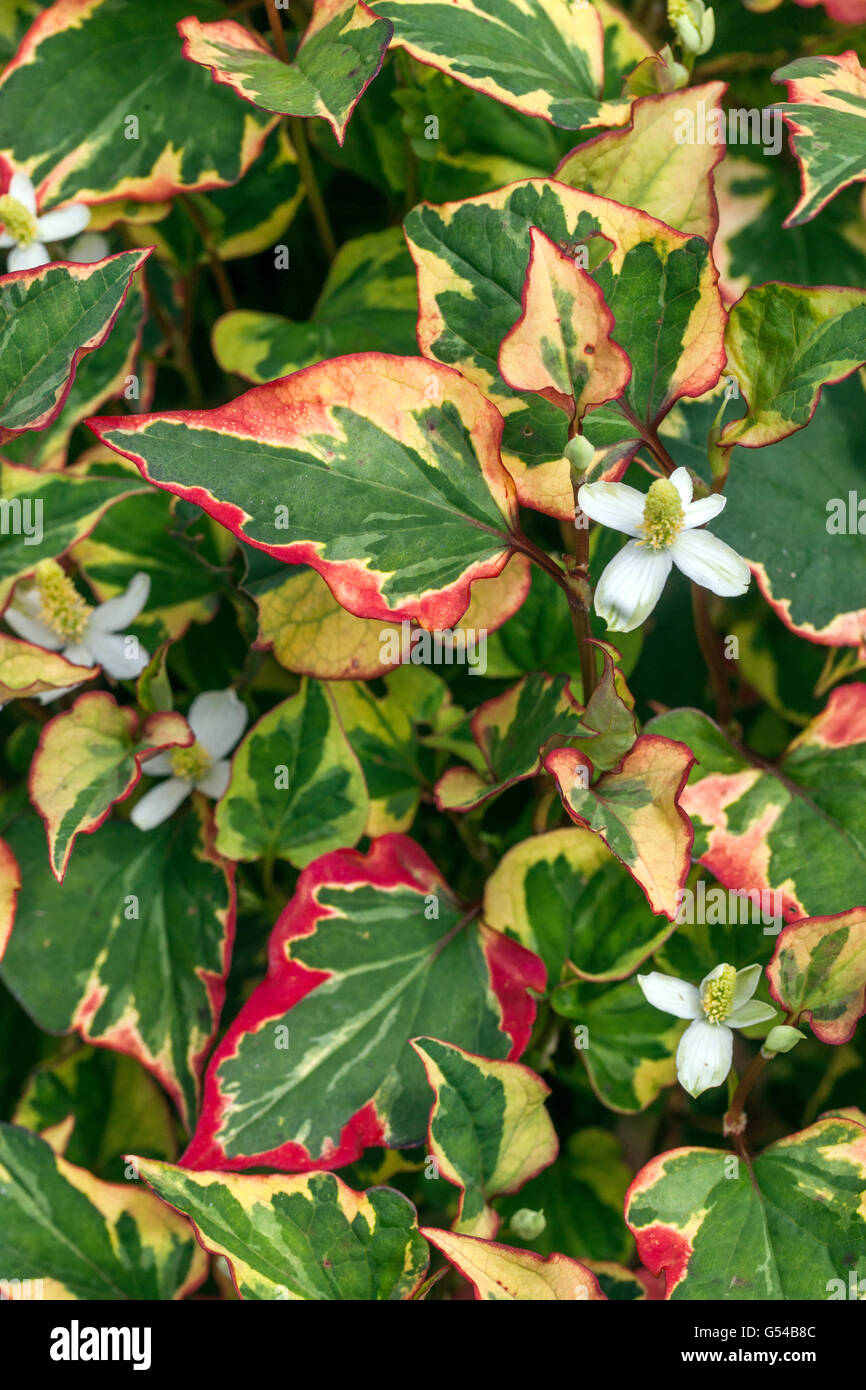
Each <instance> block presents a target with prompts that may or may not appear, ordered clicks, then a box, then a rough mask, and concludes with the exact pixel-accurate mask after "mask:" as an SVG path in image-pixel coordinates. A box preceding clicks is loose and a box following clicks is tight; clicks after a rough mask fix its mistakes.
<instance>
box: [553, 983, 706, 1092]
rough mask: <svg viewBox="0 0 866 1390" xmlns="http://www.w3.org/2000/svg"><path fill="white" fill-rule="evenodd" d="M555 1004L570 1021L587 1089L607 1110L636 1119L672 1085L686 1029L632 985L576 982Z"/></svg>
mask: <svg viewBox="0 0 866 1390" xmlns="http://www.w3.org/2000/svg"><path fill="white" fill-rule="evenodd" d="M551 1002H552V1005H553V1008H554V1010H555V1012H556V1013H558V1014H560V1015H562V1017H564V1018H567V1019H570V1020H571V1025H572V1030H573V1038H574V1046H575V1049H576V1051H577V1055H578V1057H579V1058H580V1060H581V1062H582V1063H583V1065H584V1066H585V1067H586V1074H587V1076H588V1078H589V1084H590V1085H591V1086H592V1089H593V1090H594V1091H595V1094H596V1095H597V1096H598V1098H599V1100H600V1101H601V1102H602V1104H603V1105H606V1106H607V1108H608V1109H609V1110H614V1111H617V1112H618V1113H620V1114H624V1115H633V1114H636V1113H637V1112H638V1111H640V1110H645V1109H646V1107H647V1106H648V1105H651V1104H652V1102H653V1101H654V1100H655V1098H656V1096H657V1095H658V1094H659V1092H660V1091H661V1090H663V1089H664V1087H665V1086H671V1085H673V1083H674V1081H675V1080H676V1075H677V1064H676V1052H677V1044H678V1042H679V1038H680V1034H681V1033H682V1031H683V1025H682V1023H680V1022H679V1021H678V1020H677V1019H673V1018H671V1017H670V1016H669V1015H668V1014H664V1013H662V1012H661V1011H660V1010H659V1009H654V1008H653V1007H652V1005H651V1004H648V1003H647V1001H646V999H645V998H644V996H643V994H642V992H641V990H640V988H639V986H638V985H637V984H636V983H635V982H634V981H633V980H628V981H626V982H625V983H624V984H618V985H613V986H610V985H595V984H585V983H584V982H583V981H580V982H576V983H574V984H570V985H565V986H563V988H562V989H559V990H557V991H556V993H555V994H554V995H553V996H552V999H551Z"/></svg>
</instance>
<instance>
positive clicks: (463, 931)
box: [183, 835, 545, 1172]
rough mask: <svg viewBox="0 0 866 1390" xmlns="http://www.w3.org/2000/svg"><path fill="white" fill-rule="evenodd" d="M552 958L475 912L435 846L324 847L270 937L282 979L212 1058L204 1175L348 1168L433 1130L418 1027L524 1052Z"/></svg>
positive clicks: (401, 841)
mask: <svg viewBox="0 0 866 1390" xmlns="http://www.w3.org/2000/svg"><path fill="white" fill-rule="evenodd" d="M544 979H545V971H544V966H543V965H542V963H541V961H540V960H539V959H538V957H537V956H535V955H533V954H532V953H531V952H530V951H527V950H526V949H525V948H524V947H522V946H519V945H517V943H516V942H513V941H511V940H509V939H508V938H507V937H504V936H501V935H500V934H499V933H498V932H494V931H491V930H490V929H489V928H487V927H484V926H483V925H480V924H478V923H477V922H476V921H475V920H474V919H473V913H472V912H468V913H467V912H466V911H465V909H464V907H463V905H462V904H461V903H459V902H458V901H457V899H456V898H455V896H454V894H453V893H452V892H451V890H450V889H449V888H448V886H447V884H446V883H445V882H444V881H443V879H442V877H441V875H440V874H439V872H438V870H437V869H436V868H435V866H434V865H433V864H432V863H431V861H430V860H429V859H428V858H427V855H426V854H425V853H424V852H423V850H421V849H419V847H418V846H417V845H416V844H414V843H413V842H412V841H411V840H409V839H407V838H406V837H405V836H404V835H384V836H382V838H381V839H379V840H375V841H374V842H373V847H372V849H371V850H370V852H369V854H367V855H363V854H359V853H358V852H357V851H354V850H348V851H346V850H339V851H336V852H334V853H332V854H326V855H323V856H322V858H321V859H318V860H317V861H316V862H315V863H314V864H311V865H310V866H309V867H308V868H307V869H305V870H304V871H303V872H302V873H301V875H300V878H299V879H298V885H297V888H296V890H295V895H294V897H293V898H292V900H291V902H290V903H289V904H288V906H287V907H286V909H285V911H284V912H283V914H282V916H281V917H280V918H279V920H278V922H277V924H276V926H275V927H274V930H273V932H272V934H271V940H270V945H269V952H268V974H267V978H266V979H265V981H264V983H263V984H261V985H259V987H258V988H257V989H256V990H255V991H254V992H253V994H252V996H251V997H250V999H249V1000H248V1001H247V1003H246V1004H245V1005H244V1007H243V1008H242V1009H241V1012H240V1013H239V1015H238V1017H237V1018H236V1019H235V1021H234V1022H233V1023H232V1024H231V1025H230V1027H229V1029H228V1032H227V1033H226V1036H225V1037H224V1038H223V1040H222V1042H221V1043H220V1045H219V1047H218V1048H217V1049H216V1052H215V1053H214V1055H213V1058H212V1061H211V1064H210V1067H209V1069H208V1075H207V1078H206V1082H205V1099H204V1105H203V1109H202V1115H201V1119H200V1122H199V1126H198V1129H197V1130H196V1132H195V1134H194V1136H193V1139H192V1143H191V1144H190V1147H189V1149H188V1150H187V1152H186V1154H185V1156H184V1160H183V1162H184V1164H185V1165H186V1166H187V1167H190V1168H208V1167H214V1166H218V1167H220V1168H225V1169H243V1168H251V1167H261V1166H263V1165H267V1166H269V1167H273V1168H280V1169H285V1170H289V1171H295V1172H307V1171H310V1170H312V1169H315V1168H339V1167H341V1166H343V1165H344V1164H346V1163H351V1162H353V1161H354V1160H355V1159H356V1158H358V1156H359V1155H360V1154H361V1152H362V1151H363V1149H364V1148H365V1147H367V1146H369V1145H373V1144H374V1145H384V1146H386V1147H399V1146H401V1145H407V1144H417V1143H420V1142H421V1141H422V1139H423V1137H424V1134H425V1131H426V1126H427V1116H428V1111H429V1105H430V1099H429V1090H428V1087H427V1083H426V1080H425V1076H424V1068H423V1067H422V1065H421V1063H420V1061H419V1060H418V1058H417V1057H416V1056H415V1054H414V1053H413V1051H412V1049H411V1047H409V1045H408V1044H409V1040H410V1038H413V1037H416V1036H418V1035H419V1034H428V1035H436V1034H437V1033H438V1034H440V1035H443V1034H444V1035H445V1036H446V1037H447V1038H448V1040H449V1042H452V1043H455V1044H456V1045H457V1046H460V1047H463V1048H465V1049H466V1050H468V1051H473V1052H476V1053H480V1054H482V1055H484V1056H487V1057H492V1058H508V1059H512V1058H515V1057H518V1056H519V1055H520V1053H521V1052H522V1051H523V1049H524V1047H525V1046H526V1044H527V1042H528V1040H529V1034H530V1030H531V1027H532V1021H533V1019H534V1016H535V1003H534V1001H533V999H532V997H531V995H530V994H529V993H528V992H527V991H528V989H529V988H532V989H540V988H543V987H544Z"/></svg>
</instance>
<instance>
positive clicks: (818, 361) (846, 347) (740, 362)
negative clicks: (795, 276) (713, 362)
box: [721, 121, 866, 449]
mask: <svg viewBox="0 0 866 1390" xmlns="http://www.w3.org/2000/svg"><path fill="white" fill-rule="evenodd" d="M864 133H866V121H864ZM725 351H726V352H727V355H728V366H727V370H728V371H729V372H730V373H732V374H733V375H734V376H735V377H736V379H737V382H738V384H739V388H740V391H741V393H742V395H743V396H744V397H745V399H746V403H747V407H748V409H747V411H746V414H745V415H744V416H742V417H741V418H740V419H738V420H731V421H729V422H728V424H726V425H725V428H724V430H723V431H722V439H721V443H722V446H723V447H730V445H732V444H742V445H743V446H744V447H745V448H747V449H757V448H760V447H761V446H763V445H765V444H775V443H777V442H778V441H779V440H780V439H784V438H785V437H786V436H787V435H789V434H793V432H794V431H795V430H798V429H802V428H803V426H804V425H807V424H808V423H809V421H810V420H811V418H812V416H813V415H814V413H815V407H816V406H817V404H818V401H819V400H820V398H821V387H822V386H823V385H825V384H826V383H827V382H828V381H839V380H840V378H841V377H844V376H848V375H850V373H851V372H853V371H855V370H856V369H857V367H859V366H860V365H861V363H862V362H866V290H847V289H846V290H838V289H831V288H827V289H815V290H810V289H801V288H800V286H799V285H780V284H773V283H771V284H769V285H760V286H757V287H756V288H754V289H750V290H746V293H745V294H744V295H743V298H742V299H741V300H739V301H738V303H736V304H735V305H734V307H733V309H732V310H731V314H730V318H729V319H728V327H727V330H726V332H725Z"/></svg>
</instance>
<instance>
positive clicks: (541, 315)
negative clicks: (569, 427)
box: [499, 227, 631, 420]
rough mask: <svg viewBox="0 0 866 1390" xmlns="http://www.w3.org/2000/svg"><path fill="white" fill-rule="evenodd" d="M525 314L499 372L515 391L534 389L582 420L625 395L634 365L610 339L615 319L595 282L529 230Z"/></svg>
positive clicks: (506, 342) (505, 343) (504, 349)
mask: <svg viewBox="0 0 866 1390" xmlns="http://www.w3.org/2000/svg"><path fill="white" fill-rule="evenodd" d="M529 239H530V252H529V266H528V269H527V271H526V281H525V283H524V286H523V313H522V314H521V316H520V318H519V319H518V320H517V322H516V323H515V325H514V327H513V328H512V329H511V330H510V332H509V333H507V334H506V336H505V338H504V339H503V340H502V346H501V347H500V349H499V371H500V373H501V374H502V378H503V380H504V381H506V382H507V383H508V385H509V386H510V387H511V388H512V389H513V390H515V391H535V392H538V394H539V395H541V396H543V397H544V399H545V400H547V401H550V402H551V404H553V405H556V406H559V407H560V409H561V410H564V411H565V413H566V415H567V416H568V418H569V420H582V419H583V416H584V414H585V412H586V411H587V409H589V408H590V407H591V406H595V405H603V404H605V402H607V401H612V400H615V399H616V398H617V397H619V396H621V395H622V393H623V391H624V390H625V388H626V386H627V385H628V382H629V378H630V376H631V363H630V362H629V360H628V358H627V357H626V355H625V353H624V352H623V350H622V348H620V347H617V345H616V343H615V342H613V340H612V338H611V336H610V334H611V331H612V329H613V327H614V322H613V317H612V315H611V313H610V310H609V309H608V308H607V306H606V304H605V302H604V299H603V297H602V293H601V290H600V289H599V287H598V285H597V284H596V282H595V281H594V280H593V279H592V277H591V276H590V275H589V274H588V273H587V271H585V270H582V269H581V267H580V266H579V265H576V264H575V262H574V261H573V260H572V259H571V257H570V256H568V255H567V253H566V252H565V251H562V250H561V249H560V248H559V247H558V246H555V245H554V243H553V242H552V241H551V240H550V237H548V236H546V235H545V234H544V232H542V231H539V229H538V228H537V227H531V228H530V232H529Z"/></svg>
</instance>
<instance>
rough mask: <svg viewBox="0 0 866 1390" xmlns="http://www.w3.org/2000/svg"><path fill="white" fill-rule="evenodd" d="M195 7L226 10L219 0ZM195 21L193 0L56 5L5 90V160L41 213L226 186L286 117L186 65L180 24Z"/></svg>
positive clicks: (210, 12)
mask: <svg viewBox="0 0 866 1390" xmlns="http://www.w3.org/2000/svg"><path fill="white" fill-rule="evenodd" d="M196 11H197V14H198V17H199V19H202V20H208V19H220V18H222V17H223V15H224V13H225V12H224V9H223V7H222V5H220V4H217V3H216V0H197V2H196ZM188 13H189V5H188V3H187V0H148V4H147V6H146V7H145V6H142V5H140V4H139V3H138V0H55V3H54V4H53V5H51V6H50V7H49V8H48V9H47V10H45V11H44V12H43V13H42V14H41V15H40V16H39V18H38V19H37V20H36V22H35V23H34V24H33V26H32V27H31V28H30V30H29V31H28V33H27V35H26V37H25V38H24V40H23V42H22V44H21V46H20V48H19V49H18V52H17V54H16V56H15V59H14V60H13V62H12V63H10V64H9V66H8V68H7V69H6V71H5V73H4V74H3V78H2V83H0V102H2V104H3V110H4V113H5V116H6V125H5V129H6V132H7V134H6V136H5V139H4V140H3V147H2V149H0V154H3V155H5V156H6V157H7V158H8V159H9V160H10V161H11V162H12V163H13V164H15V165H17V166H18V167H19V168H21V169H23V170H24V171H25V172H26V173H28V174H29V175H30V177H31V178H32V180H33V182H34V184H36V193H37V199H38V201H39V206H40V207H42V206H43V204H46V205H47V204H49V203H56V202H60V201H64V202H65V201H68V200H69V199H71V198H75V197H77V198H79V199H82V200H83V201H97V202H98V201H106V200H108V199H117V198H128V197H131V198H134V199H140V200H144V201H148V200H150V201H152V200H158V199H160V198H168V197H170V196H171V194H172V193H176V192H180V191H182V190H184V189H186V190H189V189H192V188H214V187H219V186H220V185H224V184H228V183H234V182H235V181H236V180H237V179H239V178H240V176H241V174H242V173H243V171H244V170H245V169H246V168H247V166H248V165H249V164H250V163H251V162H252V160H253V159H255V157H256V155H257V154H258V153H259V151H260V150H261V148H262V145H263V143H264V139H265V135H266V134H267V132H268V130H269V129H270V127H271V125H273V124H274V123H275V121H276V120H277V117H275V116H270V115H266V114H265V113H262V112H258V111H255V110H253V109H252V108H250V107H248V106H240V105H239V104H238V102H237V100H236V99H235V97H234V96H232V94H231V93H230V92H224V91H221V90H220V88H219V87H217V86H216V85H215V84H214V83H213V82H212V81H211V79H210V74H209V73H206V72H203V71H202V69H201V68H198V67H196V65H195V64H194V63H187V62H185V61H184V58H183V54H182V51H181V44H180V41H179V39H178V35H177V29H176V25H177V22H178V20H181V19H183V18H184V17H185V15H187V14H188ZM119 49H122V52H123V61H122V62H118V58H117V55H118V50H119ZM48 91H50V92H52V94H53V95H52V113H53V115H52V119H51V120H46V119H44V115H43V112H44V102H45V94H46V92H48ZM179 112H183V122H182V127H180V128H179V126H178V113H179Z"/></svg>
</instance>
